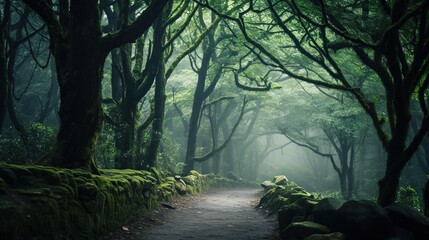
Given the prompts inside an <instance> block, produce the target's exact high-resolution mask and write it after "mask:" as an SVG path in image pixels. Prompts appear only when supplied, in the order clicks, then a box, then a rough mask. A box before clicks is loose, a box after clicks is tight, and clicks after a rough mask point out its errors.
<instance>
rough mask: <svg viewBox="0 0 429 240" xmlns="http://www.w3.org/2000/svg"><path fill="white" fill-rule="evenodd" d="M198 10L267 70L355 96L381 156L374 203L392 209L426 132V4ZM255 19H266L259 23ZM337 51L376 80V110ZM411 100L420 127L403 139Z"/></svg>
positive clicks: (266, 4) (268, 4)
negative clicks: (222, 24) (239, 39)
mask: <svg viewBox="0 0 429 240" xmlns="http://www.w3.org/2000/svg"><path fill="white" fill-rule="evenodd" d="M201 4H202V5H204V6H206V7H209V8H211V9H212V10H213V11H215V12H217V14H219V15H220V16H223V17H224V18H226V19H229V20H231V21H233V22H235V23H236V24H237V26H238V27H239V28H240V30H241V32H242V34H243V35H244V37H245V38H246V40H247V41H248V42H249V43H251V44H252V45H253V46H254V47H255V48H256V49H257V51H258V53H260V56H261V58H263V59H264V60H265V61H266V63H267V65H269V66H271V67H273V68H275V69H278V70H280V71H282V72H283V73H284V74H287V75H288V76H291V77H293V78H295V79H298V80H300V81H304V82H307V83H311V84H316V85H318V86H321V87H325V88H332V89H337V90H342V91H347V92H349V93H351V94H352V95H353V96H354V97H355V98H356V100H357V101H358V102H359V103H360V105H361V107H362V108H363V109H364V110H365V112H366V113H367V114H368V116H370V118H371V121H372V124H373V126H374V128H375V130H376V132H377V135H378V137H379V139H380V141H381V142H382V145H383V147H384V149H385V150H386V153H387V160H386V170H385V175H384V177H383V178H382V179H381V180H380V181H379V194H378V203H379V204H381V205H382V206H386V205H389V204H391V203H393V202H394V201H395V199H396V195H397V190H398V187H399V178H400V175H401V172H402V170H403V168H404V167H405V165H406V164H407V163H408V162H409V161H410V160H411V157H412V155H413V154H414V153H415V151H416V150H417V149H418V147H419V145H420V143H421V141H422V139H423V138H424V136H425V135H426V134H427V132H428V130H429V114H428V107H427V105H426V103H425V98H426V94H425V93H427V89H428V85H429V75H428V74H427V68H428V65H429V54H428V53H429V25H428V21H427V14H428V9H429V2H428V1H424V0H419V1H402V0H395V1H324V0H317V1H311V4H310V3H309V2H308V1H297V0H290V1H272V0H266V1H250V2H249V4H248V5H247V6H248V7H247V8H245V9H244V10H243V11H242V12H241V13H239V14H237V15H236V16H230V15H226V14H223V13H222V12H221V11H218V10H216V9H215V8H214V7H213V6H210V5H208V4H203V3H201ZM255 13H257V14H255ZM262 15H263V16H266V17H265V18H264V17H259V16H262ZM256 16H258V17H256ZM264 20H267V21H264ZM253 26H259V27H253ZM262 31H263V32H262ZM267 36H271V37H267ZM274 37H276V38H277V39H282V40H283V41H278V40H275V39H274ZM267 43H269V45H268V44H267ZM342 53H353V54H354V56H355V57H356V59H357V60H358V61H360V62H361V63H362V65H363V66H364V67H365V68H366V69H369V70H370V71H371V72H372V74H373V75H375V76H377V81H378V84H379V85H381V86H382V88H383V94H382V95H384V96H385V98H384V99H385V101H384V102H383V104H384V106H383V107H382V108H377V104H376V103H377V102H376V101H374V99H373V98H372V96H371V94H368V92H365V91H364V90H363V88H362V86H360V85H359V84H356V83H355V82H353V81H351V79H350V78H349V76H348V75H347V69H346V68H345V67H344V64H343V63H344V62H342V61H341V54H342ZM291 54H292V55H293V54H295V55H296V54H299V56H301V58H302V59H307V60H309V61H311V66H314V67H317V68H320V69H323V72H321V71H313V72H309V71H305V72H304V71H298V69H297V68H296V64H294V63H293V62H290V61H289V60H290V59H289V58H287V59H285V56H290V55H291ZM320 76H323V77H322V78H321V77H320ZM326 76H327V77H326ZM417 95H418V96H419V102H420V111H421V112H423V114H424V117H423V118H422V121H421V122H420V123H419V124H418V125H419V129H418V130H417V131H416V132H415V134H413V136H409V134H408V133H409V129H410V120H411V118H412V115H413V114H412V112H411V111H410V102H411V100H412V99H413V98H414V96H417ZM384 109H385V111H386V115H385V116H384V114H382V113H383V112H384ZM384 123H387V124H388V127H387V128H386V127H385V126H384ZM408 137H410V140H409V141H407V138H408Z"/></svg>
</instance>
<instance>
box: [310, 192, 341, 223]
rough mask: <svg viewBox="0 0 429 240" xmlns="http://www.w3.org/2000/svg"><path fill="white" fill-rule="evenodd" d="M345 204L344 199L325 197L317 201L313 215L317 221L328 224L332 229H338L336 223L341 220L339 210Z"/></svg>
mask: <svg viewBox="0 0 429 240" xmlns="http://www.w3.org/2000/svg"><path fill="white" fill-rule="evenodd" d="M343 204H344V201H342V200H339V199H337V198H325V199H322V200H321V201H320V202H319V203H317V204H316V205H315V206H314V207H313V209H312V211H311V215H312V217H313V219H314V221H315V222H318V223H320V224H323V225H326V226H328V227H330V228H331V229H332V230H335V229H336V227H335V226H336V224H337V222H338V221H339V220H338V218H339V215H338V213H337V210H338V209H339V208H340V207H341V206H342V205H343Z"/></svg>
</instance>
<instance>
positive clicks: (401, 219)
mask: <svg viewBox="0 0 429 240" xmlns="http://www.w3.org/2000/svg"><path fill="white" fill-rule="evenodd" d="M385 209H386V211H387V215H388V216H389V218H390V220H391V221H392V223H393V225H395V226H398V227H400V228H403V229H405V230H408V231H410V232H412V233H414V235H415V236H416V238H417V239H429V218H428V217H425V216H424V215H423V214H421V213H420V212H418V211H417V210H415V209H414V208H412V207H410V206H408V205H406V204H404V203H393V204H392V205H389V206H387V207H386V208H385Z"/></svg>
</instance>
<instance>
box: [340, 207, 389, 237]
mask: <svg viewBox="0 0 429 240" xmlns="http://www.w3.org/2000/svg"><path fill="white" fill-rule="evenodd" d="M338 214H339V219H338V220H337V221H338V222H337V223H336V228H335V230H337V227H338V230H339V232H343V233H344V234H345V236H346V239H356V240H358V239H359V240H361V239H365V240H372V239H373V240H380V239H387V238H389V237H391V236H393V235H394V231H393V226H392V223H391V221H390V220H389V218H388V217H387V213H386V211H385V210H384V209H383V208H382V207H380V206H379V205H378V204H376V203H375V202H372V201H367V200H362V201H355V200H352V201H348V202H346V203H344V204H343V205H342V206H341V207H340V208H339V209H338Z"/></svg>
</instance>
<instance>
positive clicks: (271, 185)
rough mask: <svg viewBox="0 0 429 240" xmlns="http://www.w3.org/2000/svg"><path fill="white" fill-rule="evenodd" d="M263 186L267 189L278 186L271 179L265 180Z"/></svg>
mask: <svg viewBox="0 0 429 240" xmlns="http://www.w3.org/2000/svg"><path fill="white" fill-rule="evenodd" d="M261 186H262V187H263V188H264V190H265V191H267V190H270V189H272V188H275V187H276V184H274V183H272V182H270V181H263V182H262V183H261Z"/></svg>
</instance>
